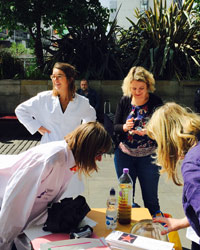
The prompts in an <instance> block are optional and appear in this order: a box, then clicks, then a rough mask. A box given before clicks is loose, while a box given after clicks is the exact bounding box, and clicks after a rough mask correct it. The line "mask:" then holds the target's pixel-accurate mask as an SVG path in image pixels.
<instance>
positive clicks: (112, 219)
mask: <svg viewBox="0 0 200 250" xmlns="http://www.w3.org/2000/svg"><path fill="white" fill-rule="evenodd" d="M116 226H117V199H116V196H115V189H114V188H111V190H110V196H109V197H108V199H107V209H106V227H107V229H112V230H114V229H115V228H116Z"/></svg>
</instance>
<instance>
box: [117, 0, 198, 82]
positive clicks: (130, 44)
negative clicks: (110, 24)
mask: <svg viewBox="0 0 200 250" xmlns="http://www.w3.org/2000/svg"><path fill="white" fill-rule="evenodd" d="M193 2H194V0H188V1H185V2H184V3H183V6H182V8H181V9H179V8H178V6H177V3H175V4H173V3H172V4H171V6H170V8H169V9H167V7H166V1H164V3H163V1H162V0H161V1H157V0H154V8H153V9H151V8H150V9H149V10H147V11H145V12H144V13H140V11H139V10H138V9H136V10H135V14H136V17H137V19H138V21H137V24H135V23H133V22H132V21H131V20H130V19H129V21H130V23H131V25H132V26H131V28H130V29H129V30H128V31H123V32H121V43H122V46H123V48H124V52H123V53H124V54H126V55H127V56H126V57H124V59H123V60H124V62H126V65H128V67H129V68H130V67H132V66H135V65H142V66H144V67H146V68H147V69H149V70H150V71H152V72H153V74H154V76H155V77H156V79H173V78H177V79H178V80H181V79H191V78H192V77H194V76H197V74H198V72H199V67H200V62H199V52H200V36H199V30H200V22H199V20H198V19H197V18H196V17H197V13H196V11H195V10H193V9H192V6H193Z"/></svg>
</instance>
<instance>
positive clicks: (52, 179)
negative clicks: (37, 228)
mask: <svg viewBox="0 0 200 250" xmlns="http://www.w3.org/2000/svg"><path fill="white" fill-rule="evenodd" d="M110 148H111V138H110V136H109V135H108V133H107V132H106V130H105V129H104V127H103V126H102V125H101V124H100V123H99V122H89V123H86V124H81V125H80V126H78V127H77V128H76V129H75V130H74V131H73V132H71V133H70V134H68V135H67V136H66V137H65V140H62V141H55V142H49V143H47V144H40V145H39V146H36V147H33V148H31V149H29V150H27V151H25V152H23V153H20V154H19V155H0V207H1V210H0V225H1V226H0V249H2V250H10V249H11V248H12V245H13V241H14V242H15V245H16V247H17V244H19V243H20V239H21V238H22V237H21V235H20V234H21V233H22V232H23V231H24V229H25V228H27V227H28V226H30V225H33V222H34V224H37V225H40V224H41V225H43V224H44V222H45V221H46V218H47V206H48V204H49V203H53V202H56V201H58V200H59V199H60V198H61V196H62V194H63V193H64V192H65V190H66V189H68V188H69V186H68V184H69V182H70V179H71V178H72V176H73V170H74V169H76V171H77V172H78V173H79V174H85V175H89V174H90V173H91V172H93V171H96V172H97V171H98V167H97V165H96V162H95V161H97V160H98V161H101V157H102V154H104V153H106V152H108V151H109V150H110ZM27 180H28V181H27ZM19 235H20V237H18V236H19ZM17 237H18V238H17ZM24 237H25V236H24ZM24 242H25V241H24ZM23 249H24V248H23ZM23 249H22V247H19V248H18V247H17V250H23ZM26 249H27V248H26ZM28 249H30V248H28Z"/></svg>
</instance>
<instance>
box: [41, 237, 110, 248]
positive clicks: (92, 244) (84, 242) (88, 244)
mask: <svg viewBox="0 0 200 250" xmlns="http://www.w3.org/2000/svg"><path fill="white" fill-rule="evenodd" d="M98 247H100V248H102V247H106V248H107V249H109V248H108V247H107V244H106V242H105V240H104V238H98V239H93V238H80V239H73V240H62V241H55V242H48V243H45V244H41V245H40V249H41V250H51V249H52V250H68V249H70V250H81V249H90V248H93V249H95V248H98Z"/></svg>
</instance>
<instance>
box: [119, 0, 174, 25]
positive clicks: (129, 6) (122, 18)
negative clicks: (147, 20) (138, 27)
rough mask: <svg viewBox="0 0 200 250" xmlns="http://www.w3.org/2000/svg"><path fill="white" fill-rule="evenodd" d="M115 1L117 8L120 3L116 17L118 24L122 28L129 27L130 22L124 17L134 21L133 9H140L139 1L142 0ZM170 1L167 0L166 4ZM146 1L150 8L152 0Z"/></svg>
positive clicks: (170, 0)
mask: <svg viewBox="0 0 200 250" xmlns="http://www.w3.org/2000/svg"><path fill="white" fill-rule="evenodd" d="M116 1H117V8H119V7H120V5H121V8H120V11H119V13H118V18H117V22H118V25H119V26H121V27H123V28H129V26H130V22H129V21H128V20H127V19H126V17H128V18H130V19H131V20H132V21H134V22H136V20H137V19H136V18H135V16H134V15H135V13H134V9H135V8H138V9H140V6H141V4H140V2H141V1H142V0H116ZM171 2H172V0H167V6H169V5H170V3H171ZM148 3H149V7H151V8H152V7H153V0H148Z"/></svg>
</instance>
